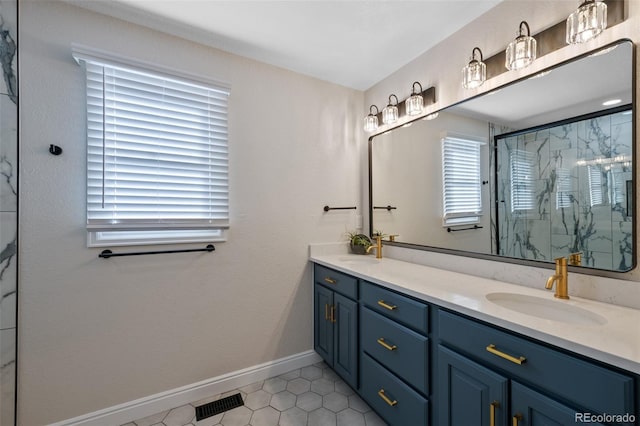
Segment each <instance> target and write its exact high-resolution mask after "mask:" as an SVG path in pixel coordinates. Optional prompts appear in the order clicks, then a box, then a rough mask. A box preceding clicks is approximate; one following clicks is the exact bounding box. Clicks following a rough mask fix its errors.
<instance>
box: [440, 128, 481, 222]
mask: <svg viewBox="0 0 640 426" xmlns="http://www.w3.org/2000/svg"><path fill="white" fill-rule="evenodd" d="M482 145H484V142H481V141H476V140H469V139H464V138H459V137H451V136H447V137H445V138H443V139H442V184H443V191H442V192H443V197H444V199H443V225H444V226H451V225H464V224H469V223H478V222H479V220H480V216H481V215H482V191H481V187H482V182H481V176H480V148H481V146H482Z"/></svg>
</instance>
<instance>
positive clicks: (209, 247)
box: [98, 244, 216, 259]
mask: <svg viewBox="0 0 640 426" xmlns="http://www.w3.org/2000/svg"><path fill="white" fill-rule="evenodd" d="M215 249H216V248H215V247H214V246H213V244H209V245H207V246H206V247H205V248H199V249H185V250H160V251H139V252H133V253H113V252H112V251H111V250H102V253H100V254H99V255H98V257H101V258H103V259H109V258H110V257H120V256H143V255H147V254H165V253H192V252H196V251H207V252H212V251H214V250H215Z"/></svg>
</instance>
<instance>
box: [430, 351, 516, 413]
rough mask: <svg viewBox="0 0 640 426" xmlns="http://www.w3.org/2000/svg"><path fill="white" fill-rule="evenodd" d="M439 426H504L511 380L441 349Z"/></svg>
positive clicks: (439, 353) (439, 355)
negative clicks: (509, 381)
mask: <svg viewBox="0 0 640 426" xmlns="http://www.w3.org/2000/svg"><path fill="white" fill-rule="evenodd" d="M436 394H437V395H438V397H437V398H438V415H439V419H440V420H439V421H438V423H437V424H438V425H442V426H445V425H446V426H469V425H477V426H497V425H500V426H505V425H506V421H507V417H506V414H507V413H506V408H507V406H506V404H507V396H508V379H507V378H505V377H503V376H501V375H499V374H496V373H494V372H493V371H491V370H489V369H487V368H485V367H483V366H481V365H479V364H476V363H475V362H473V361H471V360H469V359H468V358H465V357H463V356H461V355H459V354H457V353H455V352H453V351H450V350H449V349H446V348H444V347H442V346H438V389H437V391H436Z"/></svg>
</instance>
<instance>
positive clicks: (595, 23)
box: [567, 0, 607, 44]
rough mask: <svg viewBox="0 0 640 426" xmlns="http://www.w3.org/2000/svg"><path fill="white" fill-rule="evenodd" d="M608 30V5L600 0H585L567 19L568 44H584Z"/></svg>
mask: <svg viewBox="0 0 640 426" xmlns="http://www.w3.org/2000/svg"><path fill="white" fill-rule="evenodd" d="M605 28H607V5H606V4H604V2H602V1H599V0H585V1H583V2H582V4H580V6H579V7H578V9H577V10H576V11H575V12H573V13H572V14H571V15H569V17H568V18H567V44H578V43H584V42H587V41H589V40H591V39H592V38H596V37H597V36H598V35H600V33H601V32H602V31H604V29H605Z"/></svg>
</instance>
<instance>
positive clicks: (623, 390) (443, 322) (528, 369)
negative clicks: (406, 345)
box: [438, 310, 635, 413]
mask: <svg viewBox="0 0 640 426" xmlns="http://www.w3.org/2000/svg"><path fill="white" fill-rule="evenodd" d="M438 333H439V338H440V341H441V342H442V343H444V344H445V345H447V346H449V347H452V348H455V349H457V350H458V351H460V352H463V353H465V354H467V355H468V356H469V357H470V358H474V359H477V360H479V361H481V362H483V363H484V364H486V365H490V366H491V367H494V368H497V369H501V370H503V371H506V372H508V373H509V375H511V376H513V377H514V378H518V379H521V380H522V381H526V382H527V383H529V384H532V385H534V386H537V387H540V388H543V389H545V392H548V393H550V394H555V395H557V396H558V397H560V398H562V399H565V400H567V401H571V402H572V403H573V404H576V405H577V406H578V407H583V408H586V409H589V410H593V411H594V412H601V413H605V412H606V413H633V412H635V411H634V410H635V407H634V389H633V379H632V378H631V377H629V376H625V375H623V374H620V373H618V372H616V371H613V370H609V369H607V368H604V367H601V366H599V365H596V364H595V363H590V362H588V361H584V360H582V359H580V358H577V357H574V356H571V355H569V354H566V353H563V352H561V351H558V350H555V349H553V348H549V347H547V346H545V345H542V344H538V343H535V342H532V341H530V340H527V339H525V338H520V337H517V336H513V335H511V334H509V333H506V332H504V331H502V330H499V329H496V328H493V327H492V326H489V325H485V324H483V323H479V322H476V321H474V320H470V319H467V318H464V317H461V316H458V315H455V314H452V313H449V312H446V311H442V310H441V311H439V312H438ZM490 345H493V346H492V347H490ZM491 350H493V351H494V352H493V353H492V352H490V351H491ZM495 351H497V353H496V352H495ZM501 354H506V355H507V356H508V357H510V358H511V359H505V358H504V357H502V356H500V355H501ZM520 357H524V358H525V359H524V360H522V363H521V364H517V361H519V360H520Z"/></svg>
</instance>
